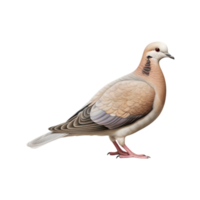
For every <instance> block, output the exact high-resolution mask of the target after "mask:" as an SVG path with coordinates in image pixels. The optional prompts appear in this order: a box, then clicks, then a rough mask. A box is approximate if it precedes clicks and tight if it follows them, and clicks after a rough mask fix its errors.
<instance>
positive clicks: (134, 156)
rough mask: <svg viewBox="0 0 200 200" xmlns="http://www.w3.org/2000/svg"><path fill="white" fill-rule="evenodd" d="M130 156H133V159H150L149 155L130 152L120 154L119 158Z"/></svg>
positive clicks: (128, 157)
mask: <svg viewBox="0 0 200 200" xmlns="http://www.w3.org/2000/svg"><path fill="white" fill-rule="evenodd" d="M130 158H135V159H150V156H149V155H145V156H144V155H143V154H142V155H140V153H139V154H131V155H120V156H119V159H130Z"/></svg>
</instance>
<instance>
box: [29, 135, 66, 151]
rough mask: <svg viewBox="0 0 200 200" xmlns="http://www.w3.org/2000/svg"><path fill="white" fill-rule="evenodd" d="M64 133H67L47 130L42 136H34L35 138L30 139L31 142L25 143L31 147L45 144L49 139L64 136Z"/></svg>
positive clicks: (52, 139)
mask: <svg viewBox="0 0 200 200" xmlns="http://www.w3.org/2000/svg"><path fill="white" fill-rule="evenodd" d="M66 135H68V134H67V133H53V132H49V133H47V134H45V135H42V136H40V137H38V138H36V139H35V140H32V141H31V142H29V143H28V144H27V146H29V147H31V148H37V147H40V146H42V145H44V144H47V143H49V142H51V141H54V140H57V139H58V138H61V137H65V136H66Z"/></svg>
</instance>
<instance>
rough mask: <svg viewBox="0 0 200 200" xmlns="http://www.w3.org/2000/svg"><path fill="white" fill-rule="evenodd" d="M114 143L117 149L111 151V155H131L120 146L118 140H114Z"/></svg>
mask: <svg viewBox="0 0 200 200" xmlns="http://www.w3.org/2000/svg"><path fill="white" fill-rule="evenodd" d="M112 144H113V146H114V147H115V149H116V151H111V152H110V156H116V155H118V154H120V155H124V156H126V155H129V153H128V152H126V151H124V150H123V149H122V148H121V147H120V146H119V144H118V143H117V142H116V141H115V142H113V143H112Z"/></svg>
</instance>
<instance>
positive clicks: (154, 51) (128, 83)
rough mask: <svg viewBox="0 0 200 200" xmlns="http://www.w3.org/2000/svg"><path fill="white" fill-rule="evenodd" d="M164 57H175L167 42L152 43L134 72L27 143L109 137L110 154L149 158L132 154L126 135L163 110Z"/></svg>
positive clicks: (35, 146) (145, 123)
mask: <svg viewBox="0 0 200 200" xmlns="http://www.w3.org/2000/svg"><path fill="white" fill-rule="evenodd" d="M162 58H172V59H174V57H173V56H171V55H170V54H169V53H168V48H167V46H166V45H165V44H164V43H162V42H153V43H150V44H149V45H148V46H147V47H146V48H145V50H144V53H143V56H142V59H141V62H140V64H139V66H138V67H137V69H136V70H135V71H134V72H132V73H130V74H128V75H125V76H123V77H121V78H119V79H117V80H115V81H113V82H111V83H109V84H108V85H106V86H105V87H103V88H102V89H101V90H100V91H99V92H97V93H96V94H95V95H94V97H93V98H92V99H90V101H89V102H87V104H85V106H84V107H83V108H82V109H80V110H79V111H78V112H76V113H75V114H74V115H73V116H72V117H71V118H69V119H68V120H67V121H66V122H64V123H62V124H59V125H57V126H52V127H50V128H49V130H50V132H49V133H47V134H45V135H42V136H40V137H39V138H36V139H35V140H33V141H31V142H29V143H28V146H29V147H32V148H37V147H39V146H42V145H44V144H46V143H48V142H51V141H53V140H56V139H58V138H62V137H69V136H82V135H97V136H109V138H110V140H111V142H112V143H113V144H114V146H115V147H116V152H109V153H108V154H109V155H117V157H119V158H140V159H148V158H150V157H149V156H146V155H144V154H136V153H133V152H132V151H131V150H130V149H129V148H128V147H127V146H126V144H125V138H126V136H129V135H131V134H133V133H136V132H137V131H139V130H141V129H142V128H144V127H146V126H148V125H149V124H151V123H152V122H153V121H154V120H155V119H156V118H157V117H158V116H159V114H160V113H161V111H162V109H163V106H164V104H165V97H166V83H165V78H164V75H163V73H162V70H161V68H160V65H159V61H160V60H161V59H162ZM120 146H121V147H122V148H123V149H122V148H121V147H120Z"/></svg>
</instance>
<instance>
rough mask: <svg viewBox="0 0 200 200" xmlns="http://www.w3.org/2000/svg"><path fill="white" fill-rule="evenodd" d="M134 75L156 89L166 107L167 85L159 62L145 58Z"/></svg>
mask: <svg viewBox="0 0 200 200" xmlns="http://www.w3.org/2000/svg"><path fill="white" fill-rule="evenodd" d="M133 73H134V74H135V75H137V76H139V77H141V78H142V79H144V80H145V81H146V82H147V83H149V85H151V86H152V87H153V88H154V89H155V91H156V93H157V94H158V96H159V99H160V101H161V103H162V104H163V106H164V103H165V97H166V83H165V78H164V75H163V73H162V70H161V68H160V65H159V62H158V61H157V60H155V59H153V58H149V59H148V58H146V57H144V58H143V59H142V60H141V62H140V64H139V66H138V68H137V69H136V70H135V71H134V72H133Z"/></svg>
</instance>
